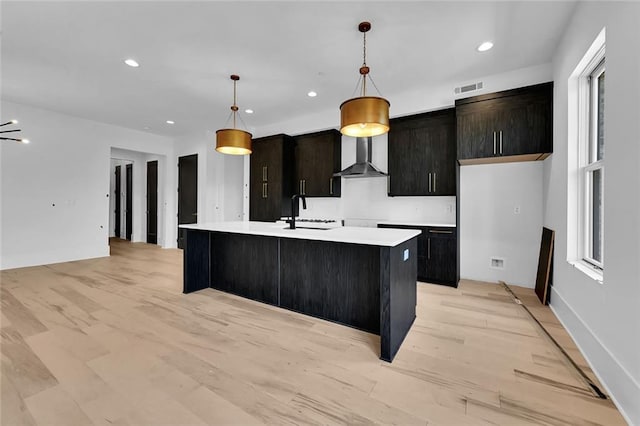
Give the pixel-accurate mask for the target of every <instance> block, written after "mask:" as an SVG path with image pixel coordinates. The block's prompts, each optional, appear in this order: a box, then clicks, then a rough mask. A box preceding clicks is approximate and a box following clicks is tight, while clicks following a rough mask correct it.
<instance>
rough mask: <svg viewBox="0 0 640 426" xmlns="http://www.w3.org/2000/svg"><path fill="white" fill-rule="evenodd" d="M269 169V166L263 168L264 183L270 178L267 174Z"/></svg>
mask: <svg viewBox="0 0 640 426" xmlns="http://www.w3.org/2000/svg"><path fill="white" fill-rule="evenodd" d="M267 167H268V166H262V180H263V181H265V182H266V181H267V180H268V177H267V173H268V170H267Z"/></svg>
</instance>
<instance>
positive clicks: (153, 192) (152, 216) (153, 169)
mask: <svg viewBox="0 0 640 426" xmlns="http://www.w3.org/2000/svg"><path fill="white" fill-rule="evenodd" d="M147 242H148V243H150V244H158V162H157V161H147Z"/></svg>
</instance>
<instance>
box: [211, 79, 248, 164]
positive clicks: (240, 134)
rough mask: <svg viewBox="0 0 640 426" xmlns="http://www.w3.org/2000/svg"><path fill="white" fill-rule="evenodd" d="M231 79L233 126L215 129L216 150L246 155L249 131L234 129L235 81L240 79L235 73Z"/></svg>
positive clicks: (235, 106) (236, 108) (236, 107)
mask: <svg viewBox="0 0 640 426" xmlns="http://www.w3.org/2000/svg"><path fill="white" fill-rule="evenodd" d="M231 80H233V105H232V106H231V111H232V115H233V128H232V129H220V130H218V131H216V151H218V152H220V153H222V154H230V155H247V154H251V137H252V135H251V133H249V132H245V131H244V130H240V129H236V115H237V114H238V106H237V105H236V83H237V82H238V80H240V77H239V76H237V75H235V74H234V75H232V76H231Z"/></svg>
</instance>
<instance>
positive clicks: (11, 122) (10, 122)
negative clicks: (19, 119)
mask: <svg viewBox="0 0 640 426" xmlns="http://www.w3.org/2000/svg"><path fill="white" fill-rule="evenodd" d="M9 124H15V123H14V122H13V121H7V122H6V123H2V124H0V127H3V126H7V125H9Z"/></svg>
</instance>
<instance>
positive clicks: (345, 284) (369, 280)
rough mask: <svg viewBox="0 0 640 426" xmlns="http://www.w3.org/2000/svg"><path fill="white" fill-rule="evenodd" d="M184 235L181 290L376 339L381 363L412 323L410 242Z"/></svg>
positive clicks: (413, 264) (412, 245) (413, 287)
mask: <svg viewBox="0 0 640 426" xmlns="http://www.w3.org/2000/svg"><path fill="white" fill-rule="evenodd" d="M318 232H324V231H318ZM185 235H186V237H185V241H186V247H185V251H184V288H183V291H184V293H191V292H194V291H198V290H203V289H205V288H208V287H211V288H214V289H217V290H221V291H225V292H229V293H233V294H236V295H238V296H242V297H246V298H250V299H253V300H258V301H260V302H264V303H269V304H271V305H275V306H280V307H282V308H286V309H290V310H293V311H297V312H300V313H303V314H306V315H311V316H314V317H318V318H322V319H325V320H329V321H334V322H337V323H340V324H344V325H347V326H350V327H355V328H358V329H361V330H365V331H368V332H370V333H375V334H378V335H380V358H381V359H383V360H385V361H389V362H391V361H392V360H393V357H394V356H395V354H396V353H397V352H398V349H399V348H400V345H401V344H402V342H403V341H404V338H405V336H406V335H407V332H408V331H409V329H410V328H411V325H412V324H413V321H414V320H415V314H416V262H417V257H416V256H414V255H412V253H416V252H417V238H416V237H413V238H411V239H409V240H407V241H404V242H402V243H400V244H398V245H396V246H393V247H388V246H373V245H367V244H351V243H340V242H335V241H316V240H305V239H299V238H289V237H271V236H259V235H249V234H237V233H228V232H217V231H206V230H194V229H186V230H185ZM407 254H408V256H407Z"/></svg>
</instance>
